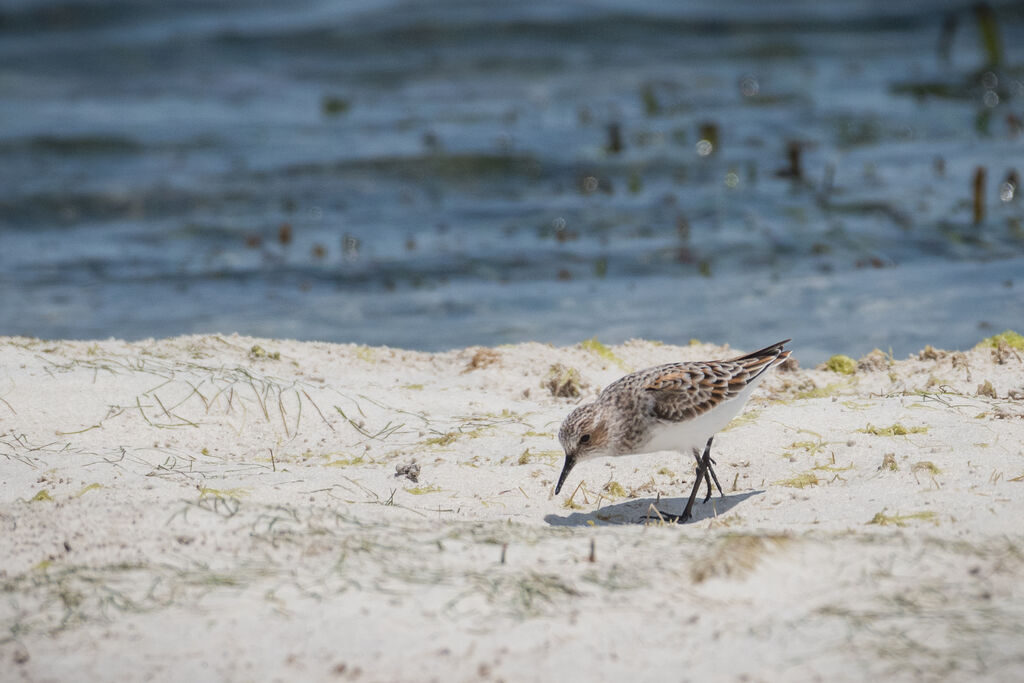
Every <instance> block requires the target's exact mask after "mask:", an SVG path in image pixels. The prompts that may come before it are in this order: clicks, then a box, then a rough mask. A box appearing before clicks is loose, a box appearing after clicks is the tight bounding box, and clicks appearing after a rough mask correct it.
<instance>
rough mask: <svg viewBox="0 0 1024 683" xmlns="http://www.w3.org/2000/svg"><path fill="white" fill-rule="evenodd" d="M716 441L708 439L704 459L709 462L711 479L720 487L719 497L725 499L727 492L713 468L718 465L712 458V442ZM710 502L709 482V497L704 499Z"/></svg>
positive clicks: (711, 438) (713, 438)
mask: <svg viewBox="0 0 1024 683" xmlns="http://www.w3.org/2000/svg"><path fill="white" fill-rule="evenodd" d="M714 440H715V437H713V436H711V437H708V443H707V445H706V446H704V458H705V459H706V460H707V461H708V473H709V474H710V475H711V478H712V479H714V480H715V486H716V487H718V495H720V496H723V497H724V496H725V491H723V490H722V485H721V484H719V483H718V475H717V474H715V468H714V467H712V465H716V464H718V463H716V462H715V459H714V458H712V457H711V442H712V441H714ZM704 478H705V480H707V475H705V477H704ZM709 500H711V482H708V495H707V496H706V497H705V498H704V502H705V503H706V502H708V501H709Z"/></svg>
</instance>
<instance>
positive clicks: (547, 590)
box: [0, 336, 1024, 681]
mask: <svg viewBox="0 0 1024 683" xmlns="http://www.w3.org/2000/svg"><path fill="white" fill-rule="evenodd" d="M774 341H777V340H776V339H751V340H750V342H751V344H750V349H753V348H758V347H760V346H764V345H766V344H770V343H772V342H774ZM791 348H792V349H793V352H794V357H795V358H796V359H797V360H799V358H800V344H799V340H796V341H795V342H794V343H793V344H792V346H791ZM750 349H728V348H723V347H718V346H714V345H708V344H693V345H690V346H684V347H677V346H668V345H661V344H657V343H652V342H645V341H634V342H629V343H626V344H623V345H621V346H614V347H608V348H606V347H604V346H602V345H600V344H596V343H585V344H581V345H576V346H572V347H565V348H556V347H551V346H546V345H541V344H521V345H516V346H508V347H499V348H493V349H490V348H468V349H463V350H458V351H451V352H447V353H436V354H431V353H420V352H411V351H402V350H396V349H389V348H379V347H361V346H352V345H336V344H320V343H302V342H294V341H281V340H272V339H252V338H245V337H238V336H193V337H178V338H174V339H165V340H156V341H154V340H149V341H142V342H137V343H126V342H122V341H117V340H108V341H99V342H68V341H42V340H34V339H26V338H10V337H8V338H0V671H2V672H4V673H3V676H0V678H2V679H3V680H4V681H66V680H77V681H100V680H102V681H110V680H153V681H179V680H192V681H207V680H230V681H243V680H244V681H248V680H268V681H270V680H275V681H276V680H280V681H292V680H314V681H320V680H324V681H332V680H357V681H430V680H436V681H474V680H505V681H530V680H559V679H561V680H639V681H646V680H695V681H696V680H705V681H706V680H751V681H759V680H765V681H773V680H816V679H820V680H851V681H853V680H864V679H867V678H877V677H884V678H885V679H886V680H943V679H949V680H964V679H967V678H970V679H972V680H975V679H979V680H1019V679H1020V678H1022V677H1024V523H1022V520H1024V362H1022V356H1024V352H1021V351H1018V350H1015V349H1014V348H1013V347H1012V346H1008V345H1006V344H1003V345H1001V346H1000V345H997V346H995V347H994V346H991V345H986V344H980V345H979V346H977V347H975V348H973V349H970V350H967V351H964V352H944V351H935V350H934V349H926V350H925V351H923V352H922V353H921V354H920V355H919V356H917V355H915V356H914V357H911V358H908V359H895V360H894V359H892V358H889V357H888V356H887V355H886V354H884V353H882V352H876V353H874V354H871V355H869V356H867V357H866V358H864V359H861V360H860V361H859V363H858V364H857V367H856V369H855V371H854V372H852V374H843V373H841V372H836V371H832V370H828V369H807V368H797V369H793V368H784V369H780V370H778V371H773V372H772V373H771V375H770V376H769V377H768V378H767V379H766V380H765V381H764V383H763V384H762V385H761V386H760V387H758V389H757V391H756V392H755V394H754V397H753V398H752V399H751V401H750V404H749V405H748V408H747V410H746V412H745V413H744V414H743V415H742V416H741V417H740V418H738V419H737V420H735V421H734V422H733V423H732V425H730V427H729V428H728V429H727V430H726V431H725V432H722V433H721V434H720V435H719V436H718V437H717V438H716V441H715V445H716V449H715V452H714V455H715V457H716V459H717V461H718V465H717V471H718V474H719V477H720V479H721V481H722V485H723V487H724V488H725V494H726V495H725V496H724V497H720V496H718V495H717V493H716V495H715V497H713V498H712V499H711V501H710V502H708V503H706V504H701V503H699V502H698V504H697V505H696V506H695V518H694V521H693V522H691V523H689V524H685V525H677V524H663V523H661V522H659V521H658V520H657V519H654V520H653V521H651V520H650V519H648V521H646V522H645V521H644V519H645V516H647V515H648V514H651V512H652V510H653V509H654V505H655V504H657V506H658V507H660V508H661V509H662V510H665V511H668V512H679V511H681V509H682V507H683V505H684V503H685V499H686V496H687V495H688V493H689V488H690V484H691V483H692V478H693V469H694V468H693V459H692V457H691V456H690V455H689V454H683V455H680V454H675V453H659V454H653V455H647V456H634V457H627V458H618V459H599V460H594V461H588V462H585V463H581V464H580V465H578V466H577V467H576V468H575V470H573V472H572V474H571V476H570V477H569V480H568V482H567V484H566V487H565V490H564V491H563V493H562V495H561V496H557V497H556V496H554V495H553V493H552V487H553V484H554V481H555V479H556V477H557V475H558V472H559V468H560V467H561V460H562V456H561V451H560V450H559V445H558V440H557V437H556V433H557V431H558V426H559V424H560V423H561V421H562V419H563V418H564V417H565V415H566V414H567V413H568V412H569V411H570V410H571V409H572V407H573V406H574V405H575V404H576V403H578V402H579V401H586V400H589V399H590V398H592V397H593V396H594V395H595V394H596V393H597V391H598V390H599V389H600V387H602V386H605V385H607V384H608V383H609V382H611V381H613V380H614V379H616V378H617V377H619V376H621V375H622V374H624V373H625V372H627V371H631V370H635V369H639V368H642V367H646V366H650V365H654V364H658V363H663V362H669V361H674V360H700V359H708V358H722V357H728V356H729V355H736V354H738V353H739V352H742V351H747V350H750ZM556 364H560V365H561V366H563V367H562V369H560V370H558V371H556V372H555V375H557V376H555V375H552V366H554V365H556ZM837 367H838V366H837ZM568 369H572V370H575V371H577V372H578V384H579V385H580V388H581V393H580V395H579V396H578V397H571V396H555V395H553V392H552V388H556V389H557V388H559V386H558V384H559V383H558V382H555V383H554V384H552V382H551V380H552V379H553V378H554V379H561V380H565V379H566V378H567V377H568V376H569V371H568ZM846 369H848V370H853V369H854V368H853V367H848V368H846ZM563 384H564V383H563ZM561 388H562V389H563V392H562V393H571V391H570V389H571V387H568V388H567V387H565V386H562V387H561ZM413 463H415V465H417V466H418V476H416V467H411V468H409V467H407V466H408V465H411V464H413ZM396 469H401V470H402V471H404V472H407V474H400V475H397V476H396ZM413 479H415V481H413Z"/></svg>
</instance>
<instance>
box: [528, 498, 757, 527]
mask: <svg viewBox="0 0 1024 683" xmlns="http://www.w3.org/2000/svg"><path fill="white" fill-rule="evenodd" d="M762 493H764V491H747V492H745V493H734V494H731V495H728V496H715V497H713V498H712V499H711V500H709V501H708V502H706V503H704V502H701V501H702V500H703V498H702V497H698V498H697V502H695V503H694V505H693V516H692V517H691V518H690V521H689V522H687V524H692V523H694V522H700V521H703V520H705V519H712V518H714V517H721V516H722V515H724V514H726V513H728V512H729V511H730V510H732V509H733V508H734V507H736V506H737V505H739V504H740V503H742V502H743V501H745V500H746V499H747V498H750V497H751V496H759V495H761V494H762ZM686 500H687V498H686V497H685V496H683V497H680V498H662V499H661V500H660V501H658V502H657V504H655V499H654V498H634V499H633V500H627V501H625V502H622V503H615V504H614V505H606V506H604V507H602V508H599V509H597V510H594V511H593V512H573V513H572V514H569V515H566V516H564V517H563V516H561V515H547V516H545V517H544V521H545V522H547V523H548V524H550V525H551V526H590V525H594V526H609V525H613V524H652V523H653V524H660V523H661V522H662V520H664V521H665V522H670V521H673V520H672V519H670V518H669V517H662V518H659V516H658V513H659V512H660V513H661V515H668V516H670V517H671V516H678V515H680V514H682V512H683V508H685V507H686Z"/></svg>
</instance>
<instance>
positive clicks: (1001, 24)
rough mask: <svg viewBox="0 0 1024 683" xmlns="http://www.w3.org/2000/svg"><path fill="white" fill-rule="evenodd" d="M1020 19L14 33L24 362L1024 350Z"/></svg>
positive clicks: (684, 20)
mask: <svg viewBox="0 0 1024 683" xmlns="http://www.w3.org/2000/svg"><path fill="white" fill-rule="evenodd" d="M1022 121H1024V3H1019V2H995V1H994V2H991V3H990V4H986V5H975V4H973V3H965V2H953V1H948V0H918V1H913V0H907V1H901V2H882V1H879V0H864V1H861V2H852V1H851V2H818V1H816V0H789V1H783V2H771V3H760V2H727V3H723V2H720V1H717V0H696V1H693V2H686V3H678V2H670V1H667V0H666V1H661V0H640V1H637V2H610V1H595V2H558V3H552V2H547V1H539V0H525V1H523V2H507V1H502V2H495V1H491V0H464V1H449V2H410V1H406V0H402V1H400V0H350V1H347V2H327V1H325V0H295V1H292V2H287V3H281V2H272V1H270V0H180V1H176V2H165V1H162V0H159V1H158V0H2V1H0V334H24V335H32V336H40V337H65V338H106V337H109V336H117V337H124V338H129V339H135V338H141V337H150V336H166V335H175V334H181V333H189V332H234V331H238V332H242V333H247V334H254V335H267V336H278V337H293V338H299V339H318V340H330V341H345V342H349V341H351V342H362V343H369V344H389V345H393V346H401V347H409V348H417V349H428V350H434V349H444V348H452V347H462V346H467V345H471V344H489V345H490V344H499V343H505V342H517V341H523V340H537V341H549V342H554V343H560V344H561V343H572V342H576V341H580V340H581V339H585V338H589V337H592V336H595V335H596V336H597V337H599V338H600V339H601V340H602V341H604V342H609V343H610V342H620V341H623V340H625V339H628V338H631V337H645V338H652V339H660V340H663V341H666V342H672V343H686V342H687V341H688V340H689V339H691V338H695V337H696V338H700V339H703V340H710V341H716V342H726V341H728V342H730V343H732V344H734V345H736V346H740V347H743V348H749V347H752V346H755V345H762V344H767V343H770V342H773V341H776V340H777V339H779V338H783V337H793V338H795V340H796V347H797V348H798V351H799V355H800V357H801V360H803V361H804V362H805V363H807V362H814V361H818V360H821V359H822V358H824V357H825V356H826V355H828V354H831V353H836V352H845V353H849V354H852V355H855V356H856V355H860V354H862V353H865V352H867V351H869V350H871V349H872V348H874V347H880V348H882V349H884V350H890V349H891V350H893V351H894V352H895V353H896V354H897V355H903V354H906V353H908V352H911V351H914V350H917V349H919V348H921V347H923V346H924V345H925V344H934V345H936V346H941V347H947V348H957V347H966V346H970V345H973V344H974V343H976V342H977V341H978V340H979V339H980V338H982V337H984V336H988V335H991V334H992V333H993V332H998V331H1002V330H1003V329H1004V328H1008V327H1009V328H1012V327H1016V328H1018V329H1019V328H1021V327H1024V325H1022V323H1024V200H1021V199H1020V197H1019V194H1020V188H1019V174H1020V173H1022V172H1024V155H1022V153H1021V152H1022V151H1024V135H1022V133H1024V123H1022Z"/></svg>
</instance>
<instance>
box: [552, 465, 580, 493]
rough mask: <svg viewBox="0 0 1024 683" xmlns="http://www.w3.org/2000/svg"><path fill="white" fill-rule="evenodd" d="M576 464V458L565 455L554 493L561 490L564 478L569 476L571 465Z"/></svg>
mask: <svg viewBox="0 0 1024 683" xmlns="http://www.w3.org/2000/svg"><path fill="white" fill-rule="evenodd" d="M575 464H576V458H573V457H570V456H568V455H567V456H565V464H564V465H562V473H561V474H560V475H558V483H557V484H555V495H556V496H557V495H558V492H559V491H561V490H562V484H564V483H565V478H566V477H568V476H569V472H570V471H571V470H572V467H573V465H575Z"/></svg>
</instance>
